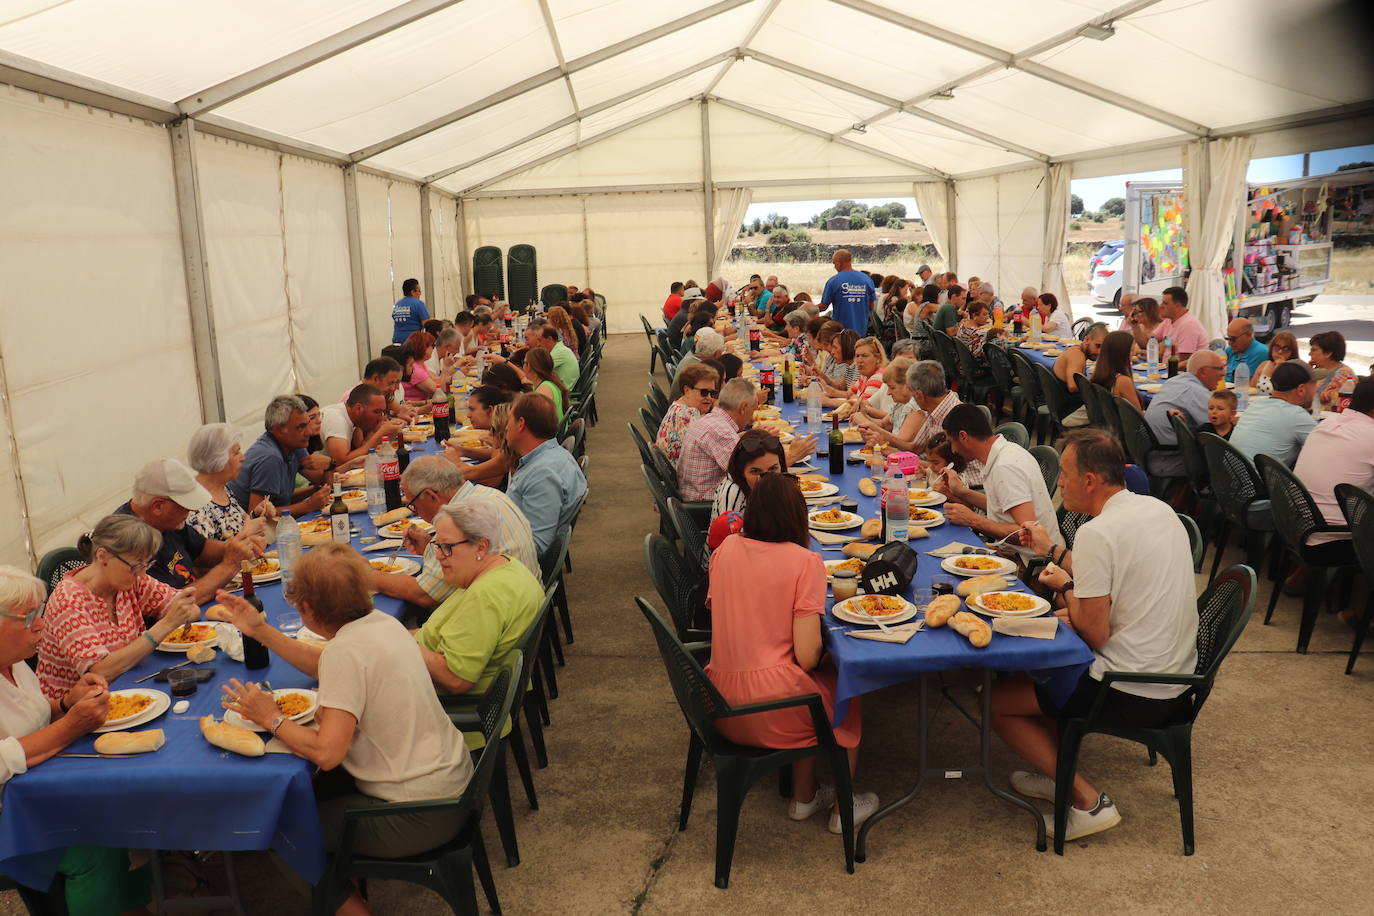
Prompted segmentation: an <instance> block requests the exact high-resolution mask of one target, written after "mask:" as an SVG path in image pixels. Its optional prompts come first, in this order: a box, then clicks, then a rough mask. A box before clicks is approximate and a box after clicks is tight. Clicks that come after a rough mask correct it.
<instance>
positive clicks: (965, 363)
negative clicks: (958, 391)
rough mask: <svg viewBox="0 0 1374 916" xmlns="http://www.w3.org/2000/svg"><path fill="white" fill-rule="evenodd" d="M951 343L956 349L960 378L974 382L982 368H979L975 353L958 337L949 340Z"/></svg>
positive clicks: (955, 354) (955, 355) (955, 356)
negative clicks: (975, 376)
mask: <svg viewBox="0 0 1374 916" xmlns="http://www.w3.org/2000/svg"><path fill="white" fill-rule="evenodd" d="M949 342H950V344H951V345H952V346H953V347H954V358H955V360H956V361H957V363H958V366H959V377H960V378H965V379H968V380H969V381H972V380H973V377H974V375H976V374H977V373H978V370H979V369H980V368H982V367H981V366H979V364H978V360H977V359H975V358H974V356H973V351H972V350H970V349H969V346H968V344H966V343H964V342H963V341H962V340H960V339H959V338H957V337H951V338H949Z"/></svg>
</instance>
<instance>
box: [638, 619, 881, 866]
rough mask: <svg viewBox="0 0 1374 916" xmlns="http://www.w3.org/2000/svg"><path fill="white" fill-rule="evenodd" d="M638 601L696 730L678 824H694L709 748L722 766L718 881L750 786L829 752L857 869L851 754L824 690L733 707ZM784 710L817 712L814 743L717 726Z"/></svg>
mask: <svg viewBox="0 0 1374 916" xmlns="http://www.w3.org/2000/svg"><path fill="white" fill-rule="evenodd" d="M635 604H637V605H638V606H639V610H640V611H641V612H642V613H643V614H644V618H645V619H646V620H648V621H649V626H650V628H651V629H652V630H653V633H654V640H655V641H656V642H657V643H658V654H659V655H660V656H661V657H662V659H663V667H664V668H665V669H667V672H668V683H669V684H671V685H672V688H673V694H674V696H676V697H677V702H678V706H679V707H680V708H681V709H682V714H683V716H684V717H686V719H687V726H688V728H689V729H690V730H691V737H690V739H689V744H688V747H687V767H686V772H685V775H684V778H683V782H682V807H681V810H680V813H679V816H678V830H686V829H687V820H688V818H689V817H690V816H691V813H692V794H693V791H694V790H695V788H696V779H697V771H698V770H699V769H700V767H701V756H702V753H703V752H708V753H710V755H711V763H712V764H713V765H714V766H715V771H716V887H719V888H722V889H724V888H726V887H729V886H730V865H731V862H732V861H733V860H734V856H735V834H736V832H737V831H738V829H739V815H740V810H741V809H742V808H743V807H744V797H745V796H746V795H747V794H748V793H749V788H750V787H751V786H753V785H754V783H756V782H758V781H759V780H760V779H762V778H763V777H765V776H767V775H768V774H770V773H772V772H774V771H775V770H778V769H781V768H782V767H785V766H790V765H791V764H792V763H793V762H795V761H797V760H804V759H806V758H807V757H825V758H827V759H829V761H830V767H831V772H832V774H833V776H834V778H835V797H836V798H837V799H838V800H839V804H840V823H841V825H842V827H843V841H844V864H845V870H846V871H848V872H849V873H850V874H853V873H854V794H853V790H852V788H851V785H850V776H849V758H848V757H847V756H846V754H845V750H844V748H842V747H840V746H839V745H838V744H836V743H835V733H834V731H832V730H831V728H830V718H829V716H828V715H826V712H825V704H824V703H823V702H821V697H820V694H816V693H810V694H807V695H805V696H797V697H785V698H782V699H778V700H768V701H766V702H763V703H750V704H748V705H746V706H731V705H730V704H729V703H726V702H725V698H724V697H722V696H721V695H720V692H719V691H718V690H716V687H715V685H714V684H712V683H711V681H710V679H709V678H707V677H706V672H705V671H703V670H702V668H701V665H700V664H699V663H698V662H697V660H696V659H695V658H694V657H693V656H692V653H691V652H690V651H688V649H687V647H686V646H684V645H683V644H682V642H681V640H679V639H678V638H677V636H676V635H674V633H673V631H672V629H671V628H670V627H669V626H668V624H667V623H665V622H664V620H663V618H662V617H660V616H659V614H658V612H657V611H656V610H654V608H653V607H652V606H651V605H650V604H649V603H648V602H647V601H645V600H644V599H643V598H635ZM778 709H805V710H807V711H808V712H809V713H810V714H811V721H812V723H813V724H814V726H815V729H816V742H817V743H816V744H815V745H814V746H812V747H801V748H787V749H783V750H779V749H773V748H763V747H748V746H746V745H742V744H735V743H733V742H731V741H727V740H725V739H724V738H723V737H721V735H720V733H719V732H717V731H716V727H715V725H716V723H717V722H719V721H720V720H722V719H730V718H735V717H737V716H747V715H752V714H753V713H758V712H772V711H774V710H778Z"/></svg>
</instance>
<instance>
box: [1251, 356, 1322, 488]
mask: <svg viewBox="0 0 1374 916" xmlns="http://www.w3.org/2000/svg"><path fill="white" fill-rule="evenodd" d="M1272 380H1273V383H1274V393H1273V395H1272V396H1270V397H1267V398H1254V399H1252V400H1251V401H1250V406H1249V407H1247V408H1246V409H1245V411H1244V412H1243V413H1241V415H1240V419H1239V420H1237V421H1236V428H1235V430H1234V431H1233V432H1232V433H1231V445H1232V446H1234V447H1235V449H1236V451H1238V452H1240V453H1241V454H1242V455H1244V456H1245V457H1246V458H1249V459H1250V460H1251V461H1254V460H1255V456H1256V455H1270V456H1272V457H1274V458H1277V459H1278V460H1279V461H1282V462H1283V463H1284V464H1286V465H1288V466H1289V467H1290V468H1291V467H1292V466H1293V464H1294V462H1296V461H1297V460H1298V454H1299V453H1300V452H1301V451H1302V446H1303V443H1305V442H1306V441H1307V436H1308V434H1309V433H1311V432H1312V430H1314V429H1316V428H1317V418H1316V417H1314V416H1312V413H1311V412H1310V411H1309V410H1308V405H1310V404H1311V403H1312V393H1313V391H1315V390H1316V384H1317V383H1316V380H1315V378H1314V376H1313V375H1312V370H1311V369H1309V368H1308V367H1307V366H1306V364H1304V363H1301V362H1299V361H1298V360H1296V359H1290V360H1289V361H1288V362H1286V363H1280V364H1279V365H1278V366H1277V367H1275V369H1274V374H1273V376H1272Z"/></svg>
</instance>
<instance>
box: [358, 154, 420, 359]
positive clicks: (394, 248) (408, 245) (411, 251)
mask: <svg viewBox="0 0 1374 916" xmlns="http://www.w3.org/2000/svg"><path fill="white" fill-rule="evenodd" d="M390 192H391V277H392V284H391V301H390V302H388V303H387V305H388V306H390V305H392V304H394V303H395V302H396V300H397V299H399V298H401V296H402V295H404V294H403V293H402V292H401V284H403V283H405V281H406V280H419V281H420V283H421V284H423V283H424V282H425V256H424V250H423V248H422V246H421V235H420V232H421V226H420V186H419V185H417V184H411V183H409V182H406V181H393V182H391V184H390ZM423 292H424V294H425V300H426V303H427V304H428V301H429V297H431V296H433V295H434V292H433V290H428V289H426V290H424V291H423ZM430 311H431V313H432V312H433V309H431V310H430ZM386 314H387V321H388V322H390V320H391V309H390V308H389V307H388V308H387V309H386ZM393 327H394V326H393ZM373 349H374V350H380V349H381V347H379V346H377V344H376V343H375V342H374V343H373Z"/></svg>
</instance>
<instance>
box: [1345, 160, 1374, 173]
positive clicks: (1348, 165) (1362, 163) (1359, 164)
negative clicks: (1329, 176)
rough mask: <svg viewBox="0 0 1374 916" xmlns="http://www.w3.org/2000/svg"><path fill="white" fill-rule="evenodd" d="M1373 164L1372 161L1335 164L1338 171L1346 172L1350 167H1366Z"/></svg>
mask: <svg viewBox="0 0 1374 916" xmlns="http://www.w3.org/2000/svg"><path fill="white" fill-rule="evenodd" d="M1371 166H1374V162H1347V163H1346V164H1345V165H1338V166H1336V171H1338V172H1348V171H1350V170H1351V169H1367V168H1370V167H1371Z"/></svg>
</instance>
